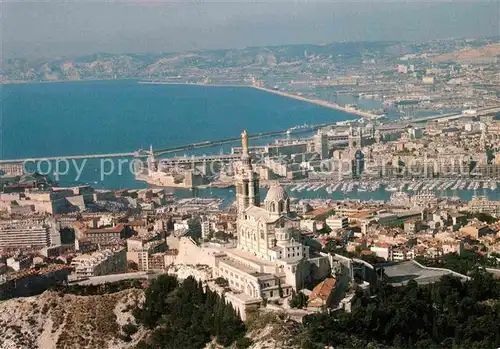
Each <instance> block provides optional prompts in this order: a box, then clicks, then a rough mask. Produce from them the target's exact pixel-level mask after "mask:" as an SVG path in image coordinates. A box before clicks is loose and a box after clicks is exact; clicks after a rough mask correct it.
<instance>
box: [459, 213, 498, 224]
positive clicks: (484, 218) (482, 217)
mask: <svg viewBox="0 0 500 349" xmlns="http://www.w3.org/2000/svg"><path fill="white" fill-rule="evenodd" d="M464 214H465V216H466V217H467V218H468V219H472V218H476V219H477V220H479V221H481V222H484V223H486V224H492V223H495V222H496V221H498V219H496V218H495V217H493V216H492V215H490V214H488V213H483V212H465V213H464Z"/></svg>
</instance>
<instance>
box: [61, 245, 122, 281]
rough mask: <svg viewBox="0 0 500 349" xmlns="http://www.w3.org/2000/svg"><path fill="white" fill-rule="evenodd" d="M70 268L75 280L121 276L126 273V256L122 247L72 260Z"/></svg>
mask: <svg viewBox="0 0 500 349" xmlns="http://www.w3.org/2000/svg"><path fill="white" fill-rule="evenodd" d="M71 266H72V267H73V268H74V270H75V271H74V274H75V276H76V278H77V279H82V278H87V277H91V276H100V275H109V274H121V273H125V272H126V271H127V254H126V250H125V248H123V247H119V248H115V249H107V250H102V251H96V252H93V253H90V254H83V255H80V256H77V257H75V258H73V260H72V261H71Z"/></svg>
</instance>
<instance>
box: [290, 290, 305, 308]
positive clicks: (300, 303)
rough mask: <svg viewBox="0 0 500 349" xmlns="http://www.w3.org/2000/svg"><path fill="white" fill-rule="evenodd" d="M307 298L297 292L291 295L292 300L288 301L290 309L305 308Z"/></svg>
mask: <svg viewBox="0 0 500 349" xmlns="http://www.w3.org/2000/svg"><path fill="white" fill-rule="evenodd" d="M308 300H309V297H307V296H306V295H305V294H304V293H302V292H298V293H295V292H294V293H293V294H292V300H291V301H290V307H292V308H299V309H301V308H304V307H306V306H307V301H308Z"/></svg>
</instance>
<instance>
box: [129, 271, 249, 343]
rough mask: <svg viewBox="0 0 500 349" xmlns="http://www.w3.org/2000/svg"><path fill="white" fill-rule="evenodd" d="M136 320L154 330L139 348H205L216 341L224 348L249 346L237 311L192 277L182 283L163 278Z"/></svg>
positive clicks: (154, 288) (157, 280)
mask: <svg viewBox="0 0 500 349" xmlns="http://www.w3.org/2000/svg"><path fill="white" fill-rule="evenodd" d="M135 317H136V319H138V321H139V322H140V323H142V324H143V325H145V326H146V327H148V328H150V329H152V330H153V331H152V333H151V335H150V336H149V337H148V338H147V339H146V340H144V341H141V342H140V343H139V344H138V345H137V348H138V349H148V348H165V349H170V348H172V349H174V348H175V349H177V348H204V347H205V346H206V344H207V343H208V342H210V341H211V339H212V338H215V340H216V341H217V343H218V344H220V345H223V346H229V345H231V344H232V343H235V342H237V343H239V345H240V346H238V348H240V347H242V346H241V345H243V344H245V345H247V344H248V341H247V340H244V339H243V337H244V335H245V333H246V329H245V325H244V324H243V322H242V321H241V319H240V316H239V314H238V313H237V312H236V311H235V310H234V308H233V307H232V306H231V305H229V304H227V303H226V301H225V300H224V298H223V297H220V296H219V295H217V294H216V293H214V292H212V291H210V290H209V289H207V290H205V289H204V288H203V286H202V284H201V282H197V281H196V280H195V279H193V278H191V277H190V278H187V279H186V280H184V281H183V282H182V283H179V282H178V281H177V279H176V278H175V277H173V276H169V275H162V276H160V277H159V278H158V279H156V280H155V281H154V282H153V283H152V284H151V286H150V287H149V288H148V289H147V290H146V300H145V304H144V306H143V308H142V309H137V310H136V312H135Z"/></svg>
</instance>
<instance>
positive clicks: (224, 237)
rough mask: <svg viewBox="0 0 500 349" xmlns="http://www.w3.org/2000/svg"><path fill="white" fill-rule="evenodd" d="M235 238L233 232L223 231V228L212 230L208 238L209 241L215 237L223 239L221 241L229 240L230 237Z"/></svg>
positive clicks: (218, 239) (219, 239)
mask: <svg viewBox="0 0 500 349" xmlns="http://www.w3.org/2000/svg"><path fill="white" fill-rule="evenodd" d="M233 238H234V236H233V234H231V233H227V232H225V231H222V230H218V231H216V232H215V233H214V232H210V233H208V235H207V240H209V241H210V240H212V239H215V240H217V241H221V242H228V241H229V240H230V239H233Z"/></svg>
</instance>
